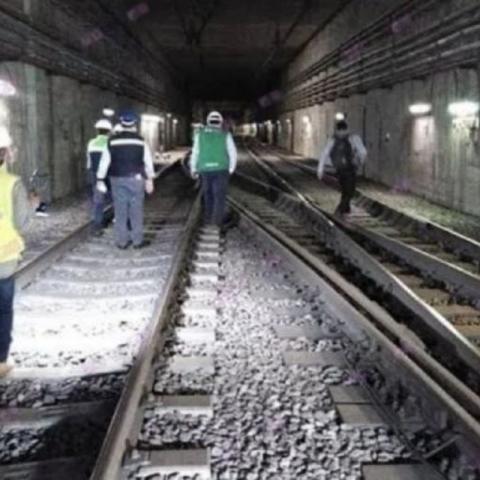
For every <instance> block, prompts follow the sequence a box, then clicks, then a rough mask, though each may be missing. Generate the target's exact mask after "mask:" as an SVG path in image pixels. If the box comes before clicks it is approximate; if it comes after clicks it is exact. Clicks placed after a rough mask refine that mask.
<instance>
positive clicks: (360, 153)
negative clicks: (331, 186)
mask: <svg viewBox="0 0 480 480" xmlns="http://www.w3.org/2000/svg"><path fill="white" fill-rule="evenodd" d="M366 158H367V150H366V148H365V146H364V145H363V142H362V139H361V138H360V137H359V136H358V135H353V134H350V132H349V129H348V124H347V122H346V121H345V120H341V121H339V122H337V124H336V127H335V133H334V135H333V137H332V138H330V139H329V140H328V143H327V145H326V146H325V149H324V150H323V152H322V154H321V156H320V160H319V162H318V170H317V175H318V178H319V180H322V178H323V174H324V170H325V167H326V166H327V165H329V166H331V167H333V168H334V170H335V173H336V175H337V178H338V183H339V184H340V189H341V192H342V197H341V200H340V204H339V205H338V207H337V209H336V210H335V215H339V216H344V215H346V214H348V213H350V212H351V207H350V202H351V201H352V199H353V197H354V196H355V190H356V186H357V172H358V170H359V168H360V167H361V166H362V165H363V164H364V163H365V160H366Z"/></svg>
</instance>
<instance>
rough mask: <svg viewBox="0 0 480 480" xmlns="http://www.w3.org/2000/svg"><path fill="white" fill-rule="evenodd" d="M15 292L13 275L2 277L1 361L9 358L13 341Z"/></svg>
mask: <svg viewBox="0 0 480 480" xmlns="http://www.w3.org/2000/svg"><path fill="white" fill-rule="evenodd" d="M14 294H15V282H14V280H13V276H12V277H9V278H2V279H0V362H5V361H6V360H7V358H8V352H9V350H10V343H11V342H12V326H13V296H14Z"/></svg>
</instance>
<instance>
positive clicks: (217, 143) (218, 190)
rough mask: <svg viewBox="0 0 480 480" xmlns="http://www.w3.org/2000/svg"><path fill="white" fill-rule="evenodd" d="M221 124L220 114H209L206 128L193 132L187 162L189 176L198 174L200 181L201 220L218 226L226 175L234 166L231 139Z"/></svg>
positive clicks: (226, 180)
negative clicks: (190, 153)
mask: <svg viewBox="0 0 480 480" xmlns="http://www.w3.org/2000/svg"><path fill="white" fill-rule="evenodd" d="M222 127H223V117H222V115H221V114H220V113H218V112H211V113H209V115H208V117H207V125H206V127H202V128H200V129H199V131H198V132H197V134H196V135H195V139H194V143H193V151H192V158H191V161H190V169H191V172H192V176H193V177H197V176H198V174H200V178H201V182H202V193H203V206H204V209H205V223H206V224H213V225H217V226H218V227H221V226H222V224H223V220H224V217H225V209H226V201H227V190H228V182H229V177H230V175H232V174H233V173H234V171H235V168H236V166H237V148H236V147H235V142H234V141H233V137H232V135H231V133H228V132H226V131H224V129H223V128H222Z"/></svg>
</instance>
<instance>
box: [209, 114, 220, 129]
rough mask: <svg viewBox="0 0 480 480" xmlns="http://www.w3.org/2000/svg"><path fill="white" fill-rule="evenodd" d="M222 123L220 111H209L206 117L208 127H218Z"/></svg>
mask: <svg viewBox="0 0 480 480" xmlns="http://www.w3.org/2000/svg"><path fill="white" fill-rule="evenodd" d="M222 123H223V117H222V114H221V113H220V112H210V113H209V114H208V117H207V125H208V126H209V127H219V126H220V125H222Z"/></svg>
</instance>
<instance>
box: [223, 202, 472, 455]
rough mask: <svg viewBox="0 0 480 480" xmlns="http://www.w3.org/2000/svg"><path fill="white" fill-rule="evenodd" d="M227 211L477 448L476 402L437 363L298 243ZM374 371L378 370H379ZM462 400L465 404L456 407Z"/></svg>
mask: <svg viewBox="0 0 480 480" xmlns="http://www.w3.org/2000/svg"><path fill="white" fill-rule="evenodd" d="M229 202H230V204H231V205H232V207H233V208H234V209H235V210H237V211H238V213H239V214H240V216H241V217H242V219H243V220H244V221H245V222H247V223H248V225H249V226H250V227H253V228H251V229H252V230H254V231H256V232H257V234H258V235H259V236H260V237H261V238H262V239H263V240H264V241H266V242H268V243H270V244H271V245H272V247H273V248H275V249H280V250H281V251H282V253H283V255H284V256H285V257H286V258H287V259H288V260H289V261H290V263H291V264H292V266H293V268H294V270H295V271H297V272H298V271H299V272H301V275H302V278H304V279H306V280H307V281H308V283H309V285H316V286H318V287H319V290H320V291H322V292H323V293H324V294H325V296H326V297H328V302H325V308H327V309H328V310H330V311H331V313H332V314H333V315H334V316H335V317H339V318H348V319H349V321H348V322H344V323H343V325H342V328H344V333H345V334H346V335H347V337H349V338H350V339H351V341H352V342H359V341H362V340H364V337H365V334H366V335H367V336H368V337H370V338H373V339H374V341H375V343H377V344H378V345H379V346H380V347H381V349H382V350H384V351H382V358H383V359H384V361H385V363H386V364H387V365H390V368H389V369H390V371H392V372H394V373H395V374H397V375H400V376H401V377H402V379H403V380H404V381H405V382H406V383H408V384H410V385H411V384H412V382H413V383H414V384H415V385H416V386H417V387H418V390H417V391H419V392H425V391H426V392H428V398H429V400H430V401H432V402H433V404H434V405H439V404H440V405H441V406H442V407H443V408H445V409H447V411H448V412H449V414H450V415H451V416H452V418H454V419H455V420H456V422H458V425H459V430H460V431H461V432H462V433H463V434H464V435H465V436H466V437H467V438H468V443H471V444H473V445H475V446H476V448H477V449H478V448H479V447H480V423H479V422H478V412H479V408H480V398H479V397H478V396H477V395H476V394H475V393H473V392H472V391H470V390H469V389H468V388H467V387H465V385H463V384H462V383H461V382H459V380H458V379H457V378H455V377H454V376H453V375H452V374H451V373H450V372H449V371H447V370H446V369H445V368H444V367H443V366H442V365H441V364H439V363H438V362H437V361H436V360H435V359H433V358H432V357H431V356H430V355H428V353H426V352H425V350H423V349H422V348H420V347H419V346H418V344H417V342H416V341H414V340H412V339H411V338H410V337H409V335H408V333H407V332H406V331H405V329H404V328H402V327H401V326H400V325H398V323H397V322H396V321H395V320H394V319H393V318H392V317H391V316H390V315H389V314H388V313H387V312H386V311H385V310H383V308H381V307H380V306H379V305H378V304H376V303H375V302H372V301H371V300H370V299H369V298H368V297H366V296H365V294H364V293H363V292H361V291H360V290H359V289H358V288H357V287H355V286H354V285H352V284H350V283H348V282H347V281H346V280H345V279H344V278H342V277H341V275H340V274H339V273H338V272H336V271H335V270H333V269H331V268H330V267H328V266H327V265H326V264H325V263H324V262H323V261H321V260H320V259H318V258H317V257H315V255H313V254H312V253H310V252H309V251H308V250H306V249H305V248H303V247H301V246H300V245H299V244H298V243H297V242H295V241H293V240H292V239H290V238H289V237H288V236H287V235H285V234H284V233H282V232H281V231H279V230H278V229H277V228H276V227H275V226H274V225H269V224H268V223H266V222H265V221H263V220H262V219H260V218H259V217H258V216H257V215H256V214H255V213H254V212H252V211H251V210H249V208H248V206H245V205H244V204H242V203H240V202H238V201H236V200H235V199H233V198H231V197H230V199H229ZM379 367H381V366H380V365H379ZM452 391H453V392H454V393H455V395H458V394H459V393H460V392H462V393H461V400H463V401H466V402H467V408H466V407H465V404H463V403H462V404H461V403H459V400H458V396H453V395H452Z"/></svg>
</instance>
